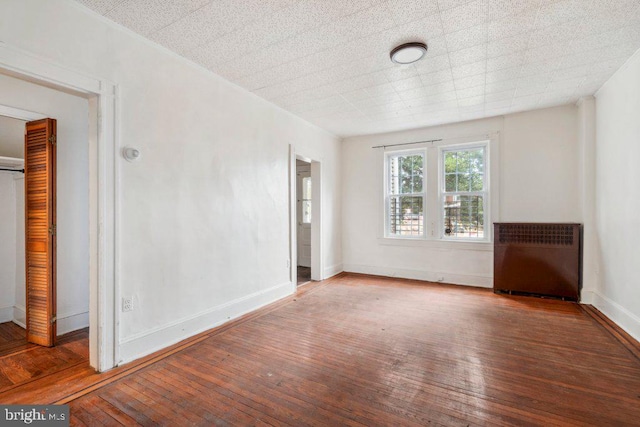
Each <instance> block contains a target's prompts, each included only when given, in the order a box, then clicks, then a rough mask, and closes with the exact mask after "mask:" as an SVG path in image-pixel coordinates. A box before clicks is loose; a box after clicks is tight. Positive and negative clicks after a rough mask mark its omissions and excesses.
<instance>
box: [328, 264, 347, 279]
mask: <svg viewBox="0 0 640 427" xmlns="http://www.w3.org/2000/svg"><path fill="white" fill-rule="evenodd" d="M343 271H344V270H343V267H342V264H334V265H332V266H330V267H326V268H325V269H324V275H323V277H324V279H323V280H327V279H330V278H331V277H333V276H335V275H336V274H340V273H342V272H343Z"/></svg>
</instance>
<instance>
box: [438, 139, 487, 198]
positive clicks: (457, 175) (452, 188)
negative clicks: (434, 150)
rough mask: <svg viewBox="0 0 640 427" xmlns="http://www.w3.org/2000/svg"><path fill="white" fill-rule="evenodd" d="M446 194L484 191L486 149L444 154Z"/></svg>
mask: <svg viewBox="0 0 640 427" xmlns="http://www.w3.org/2000/svg"><path fill="white" fill-rule="evenodd" d="M444 174H445V183H444V184H445V187H444V191H445V192H463V191H483V190H484V148H474V149H472V150H459V151H445V152H444Z"/></svg>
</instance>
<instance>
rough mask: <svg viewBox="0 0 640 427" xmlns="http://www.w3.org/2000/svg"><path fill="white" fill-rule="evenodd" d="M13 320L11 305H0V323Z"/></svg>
mask: <svg viewBox="0 0 640 427" xmlns="http://www.w3.org/2000/svg"><path fill="white" fill-rule="evenodd" d="M12 320H13V306H12V305H9V306H7V307H0V323H4V322H11V321H12Z"/></svg>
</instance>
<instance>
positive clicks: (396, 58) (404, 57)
mask: <svg viewBox="0 0 640 427" xmlns="http://www.w3.org/2000/svg"><path fill="white" fill-rule="evenodd" d="M426 53H427V45H426V44H425V43H420V42H413V43H405V44H401V45H400V46H398V47H396V48H395V49H393V50H392V51H391V55H390V56H391V61H393V62H395V63H396V64H413V63H414V62H416V61H419V60H421V59H422V58H423V57H424V55H425V54H426Z"/></svg>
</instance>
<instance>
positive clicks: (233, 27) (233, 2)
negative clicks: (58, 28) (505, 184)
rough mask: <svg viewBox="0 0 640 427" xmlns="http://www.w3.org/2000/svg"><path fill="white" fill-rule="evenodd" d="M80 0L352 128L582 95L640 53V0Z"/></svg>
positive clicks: (310, 116)
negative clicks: (410, 45)
mask: <svg viewBox="0 0 640 427" xmlns="http://www.w3.org/2000/svg"><path fill="white" fill-rule="evenodd" d="M77 1H79V2H80V3H83V4H85V5H86V6H88V7H89V8H91V9H93V10H95V11H96V12H98V13H100V14H102V15H104V16H105V17H107V18H109V19H111V20H113V21H115V22H117V23H119V24H121V25H123V26H125V27H128V28H129V29H131V30H133V31H135V32H137V33H139V34H141V35H143V36H145V37H147V38H149V39H151V40H153V41H155V42H157V43H159V44H161V45H163V46H165V47H167V48H169V49H171V50H173V51H175V52H176V53H178V54H180V55H182V56H184V57H185V58H187V59H190V60H191V61H193V62H195V63H197V64H199V65H201V66H203V67H205V68H207V69H209V70H211V71H212V72H214V73H217V74H219V75H221V76H223V77H225V78H226V79H228V80H229V81H231V82H233V83H236V84H238V85H239V86H242V87H244V88H246V89H247V90H249V91H251V92H253V93H255V94H256V95H258V96H261V97H263V98H265V99H267V100H269V101H271V102H273V103H274V104H276V105H279V106H280V107H282V108H284V109H286V110H288V111H290V112H292V113H294V114H296V115H298V116H300V117H302V118H304V119H306V120H308V121H309V122H312V123H314V124H316V125H318V126H320V127H322V128H324V129H327V130H328V131H330V132H332V133H334V134H336V135H340V136H350V135H359V134H369V133H379V132H388V131H395V130H402V129H410V128H417V127H423V126H430V125H436V124H442V123H451V122H457V121H463V120H471V119H478V118H483V117H491V116H496V115H502V114H508V113H513V112H519V111H525V110H531V109H536V108H543V107H549V106H555V105H562V104H568V103H573V102H575V101H577V100H578V99H579V98H580V97H583V96H587V95H593V94H594V93H595V92H596V91H597V90H598V89H599V88H600V87H601V86H602V84H603V83H604V82H606V80H607V79H608V78H609V77H610V76H611V75H612V74H613V73H614V72H615V71H616V70H617V69H619V68H620V66H621V65H622V64H623V63H624V62H625V61H626V60H627V59H628V58H629V57H630V56H631V55H633V53H634V52H636V51H637V50H638V48H640V0H473V1H468V0H347V1H345V0H77ZM409 41H422V42H426V43H427V44H428V46H429V51H428V52H427V55H426V56H425V58H424V59H423V60H422V61H420V62H417V63H415V64H412V65H397V64H393V63H392V62H391V61H390V60H389V52H390V50H391V49H392V48H393V47H395V46H397V45H398V44H401V43H405V42H409Z"/></svg>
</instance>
